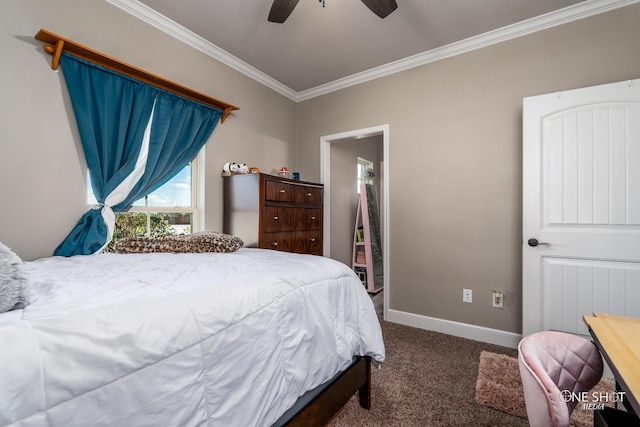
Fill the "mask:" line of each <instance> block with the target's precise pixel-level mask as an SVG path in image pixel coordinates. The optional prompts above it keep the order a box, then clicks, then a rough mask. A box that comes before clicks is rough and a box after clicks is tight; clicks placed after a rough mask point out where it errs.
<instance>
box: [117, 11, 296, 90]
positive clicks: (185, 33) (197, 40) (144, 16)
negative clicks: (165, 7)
mask: <svg viewBox="0 0 640 427" xmlns="http://www.w3.org/2000/svg"><path fill="white" fill-rule="evenodd" d="M106 1H107V2H108V3H111V4H113V5H114V6H117V7H119V8H120V9H122V10H124V11H125V12H127V13H129V14H130V15H133V16H134V17H136V18H138V19H140V20H141V21H144V22H146V23H147V24H149V25H151V26H153V27H155V28H157V29H159V30H160V31H163V32H165V33H167V34H169V35H170V36H172V37H175V38H176V39H178V40H180V41H181V42H183V43H185V44H187V45H189V46H191V47H193V48H195V49H197V50H199V51H200V52H202V53H204V54H205V55H208V56H210V57H212V58H213V59H215V60H217V61H219V62H222V63H223V64H225V65H227V66H229V67H231V68H233V69H234V70H236V71H239V72H241V73H242V74H245V75H246V76H248V77H250V78H252V79H254V80H255V81H257V82H259V83H262V84H263V85H265V86H267V87H269V88H271V89H273V90H274V91H276V92H278V93H279V94H281V95H284V96H286V97H287V98H290V99H293V100H295V98H296V96H297V93H296V92H295V91H294V90H293V89H290V88H289V87H288V86H285V85H283V84H282V83H280V82H278V81H277V80H276V79H274V78H272V77H270V76H268V75H267V74H265V73H263V72H262V71H260V70H258V69H257V68H255V67H253V66H251V65H249V64H248V63H246V62H244V61H243V60H241V59H239V58H237V57H235V56H233V55H231V54H230V53H229V52H227V51H226V50H223V49H221V48H219V47H218V46H216V45H214V44H213V43H211V42H209V41H207V40H205V39H204V38H202V37H200V36H199V35H197V34H196V33H194V32H193V31H190V30H188V29H187V28H185V27H183V26H182V25H180V24H178V23H177V22H175V21H172V20H171V19H169V18H167V17H166V16H164V15H161V14H160V13H158V12H156V11H155V10H153V9H151V8H150V7H148V6H147V5H145V4H142V3H140V2H139V1H137V0H106Z"/></svg>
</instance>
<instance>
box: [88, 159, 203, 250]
mask: <svg viewBox="0 0 640 427" xmlns="http://www.w3.org/2000/svg"><path fill="white" fill-rule="evenodd" d="M201 157H202V152H201V153H200V154H199V155H198V157H196V158H195V159H194V160H193V161H192V162H191V163H189V164H188V165H187V166H185V167H184V168H183V169H182V170H181V171H180V172H178V174H177V175H176V176H174V177H173V178H171V179H170V180H169V181H167V182H166V183H165V184H164V185H163V186H162V187H160V188H158V189H157V190H155V191H154V192H152V193H150V194H148V195H147V196H145V197H143V198H141V199H139V200H137V201H136V202H134V204H133V206H132V207H131V208H130V209H129V211H128V212H117V213H116V225H115V229H114V233H113V240H112V242H111V243H110V244H109V245H108V246H107V248H106V249H105V251H107V252H109V251H110V250H111V248H112V247H113V244H114V242H115V241H117V240H118V239H122V238H124V237H133V236H151V237H162V236H169V235H180V234H191V233H193V232H195V231H199V222H198V219H199V216H200V215H199V209H198V207H199V203H198V201H199V194H200V193H199V188H200V185H199V183H200V178H199V177H200V176H201V174H200V173H199V167H198V165H199V163H200V162H199V159H200V158H201ZM200 160H201V159H200ZM88 182H89V185H88V191H87V203H88V204H96V203H97V201H96V199H95V197H94V195H93V189H92V188H91V181H90V180H88Z"/></svg>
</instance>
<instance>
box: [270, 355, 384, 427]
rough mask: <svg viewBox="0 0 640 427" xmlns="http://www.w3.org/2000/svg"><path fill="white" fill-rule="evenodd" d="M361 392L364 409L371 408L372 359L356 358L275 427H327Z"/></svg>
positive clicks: (309, 394) (285, 414) (366, 357)
mask: <svg viewBox="0 0 640 427" xmlns="http://www.w3.org/2000/svg"><path fill="white" fill-rule="evenodd" d="M356 392H358V396H359V400H360V406H361V407H363V408H365V409H370V408H371V357H369V356H356V357H355V358H354V361H353V363H351V365H349V367H348V368H347V369H345V370H344V371H342V372H339V373H338V374H337V375H336V376H334V377H333V378H332V379H330V380H329V381H327V382H326V383H324V384H322V385H320V386H318V387H316V388H315V389H313V390H311V391H308V392H307V393H305V394H304V395H302V396H301V397H300V398H299V399H298V400H297V401H296V403H295V404H294V405H293V407H292V408H291V409H289V410H288V411H287V412H285V413H284V414H283V415H282V417H280V419H278V421H276V422H275V424H273V427H284V426H287V427H316V426H318V427H320V426H324V425H326V424H327V423H328V422H329V421H330V420H331V418H333V417H334V416H335V415H336V414H337V413H338V411H339V410H340V409H341V408H342V407H343V406H344V404H345V403H347V401H348V400H349V399H351V397H352V396H353V395H354V394H355V393H356Z"/></svg>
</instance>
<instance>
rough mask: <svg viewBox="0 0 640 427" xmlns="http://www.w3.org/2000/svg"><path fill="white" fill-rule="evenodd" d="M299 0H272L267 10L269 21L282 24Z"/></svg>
mask: <svg viewBox="0 0 640 427" xmlns="http://www.w3.org/2000/svg"><path fill="white" fill-rule="evenodd" d="M298 1H299V0H273V4H272V5H271V10H270V11H269V22H277V23H279V24H282V23H283V22H284V21H286V20H287V18H288V17H289V15H291V12H293V9H294V8H295V7H296V5H297V4H298Z"/></svg>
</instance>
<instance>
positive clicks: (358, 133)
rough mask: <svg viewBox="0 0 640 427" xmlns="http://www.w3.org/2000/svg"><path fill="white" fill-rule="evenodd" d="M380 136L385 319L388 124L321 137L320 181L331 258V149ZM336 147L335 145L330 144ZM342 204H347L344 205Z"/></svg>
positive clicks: (326, 253)
mask: <svg viewBox="0 0 640 427" xmlns="http://www.w3.org/2000/svg"><path fill="white" fill-rule="evenodd" d="M373 136H379V137H381V139H382V162H381V168H380V179H379V182H380V188H379V192H380V198H379V201H380V211H381V228H382V265H383V271H384V280H383V286H384V292H383V299H384V302H383V307H384V309H383V315H384V317H385V318H386V312H387V307H388V306H389V304H388V301H389V296H390V294H391V288H390V284H389V276H390V270H389V125H388V124H385V125H380V126H373V127H369V128H364V129H356V130H352V131H347V132H342V133H337V134H333V135H326V136H323V137H321V138H320V181H321V182H323V183H324V219H323V221H324V225H323V229H324V235H323V242H324V243H323V247H324V253H323V255H324V256H326V257H330V256H331V194H332V193H331V148H332V144H335V143H337V142H340V143H345V142H347V143H348V141H358V140H360V139H363V138H368V137H373ZM333 147H336V145H333ZM354 188H355V165H354ZM345 203H348V201H347V202H345Z"/></svg>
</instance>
